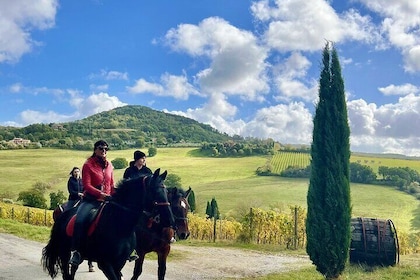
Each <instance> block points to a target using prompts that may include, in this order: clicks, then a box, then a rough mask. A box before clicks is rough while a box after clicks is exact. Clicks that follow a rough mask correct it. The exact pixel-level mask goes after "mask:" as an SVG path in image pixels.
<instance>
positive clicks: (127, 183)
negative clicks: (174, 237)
mask: <svg viewBox="0 0 420 280" xmlns="http://www.w3.org/2000/svg"><path fill="white" fill-rule="evenodd" d="M167 174H168V172H167V171H165V172H163V173H162V174H160V168H159V169H157V170H156V171H155V173H154V174H153V175H146V176H140V177H136V178H133V179H127V180H123V181H121V182H120V184H119V185H118V186H117V188H116V193H115V194H114V195H113V199H112V201H114V202H116V203H118V204H120V205H123V206H125V207H127V208H130V209H131V210H132V212H136V213H142V212H143V211H147V212H155V213H157V214H156V216H158V217H159V220H160V221H159V222H160V223H161V224H162V226H167V227H172V226H174V225H175V220H174V217H173V215H172V211H171V208H170V203H169V201H168V192H167V189H166V187H165V185H164V181H165V179H166V175H167Z"/></svg>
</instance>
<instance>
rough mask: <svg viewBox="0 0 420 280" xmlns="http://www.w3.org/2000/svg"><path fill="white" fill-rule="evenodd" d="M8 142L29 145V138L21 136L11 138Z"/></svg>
mask: <svg viewBox="0 0 420 280" xmlns="http://www.w3.org/2000/svg"><path fill="white" fill-rule="evenodd" d="M9 142H11V143H14V144H16V145H22V146H26V145H29V144H30V143H31V140H29V139H23V138H13V139H12V140H10V141H9Z"/></svg>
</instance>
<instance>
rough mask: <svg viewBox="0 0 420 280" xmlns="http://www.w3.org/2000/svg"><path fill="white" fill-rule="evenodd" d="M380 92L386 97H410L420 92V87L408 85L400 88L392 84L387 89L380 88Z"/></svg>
mask: <svg viewBox="0 0 420 280" xmlns="http://www.w3.org/2000/svg"><path fill="white" fill-rule="evenodd" d="M378 90H379V91H380V92H382V93H383V94H385V95H408V94H410V93H414V94H416V93H418V92H420V89H419V87H417V86H415V85H413V84H408V83H407V84H403V85H399V86H396V85H394V84H391V85H389V86H386V87H380V88H378Z"/></svg>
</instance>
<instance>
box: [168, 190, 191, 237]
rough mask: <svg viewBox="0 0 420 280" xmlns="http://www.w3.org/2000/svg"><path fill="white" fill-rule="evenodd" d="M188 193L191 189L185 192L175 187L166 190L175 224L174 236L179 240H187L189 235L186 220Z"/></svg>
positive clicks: (188, 207) (188, 206)
mask: <svg viewBox="0 0 420 280" xmlns="http://www.w3.org/2000/svg"><path fill="white" fill-rule="evenodd" d="M190 192H191V188H189V189H188V190H187V191H184V190H182V189H180V188H176V187H173V188H168V199H169V202H170V203H171V209H172V213H173V215H174V218H175V224H176V235H177V236H178V238H179V239H187V238H188V236H189V235H190V231H189V229H188V218H187V215H188V212H189V209H190V205H189V204H188V200H187V199H188V195H189V194H190Z"/></svg>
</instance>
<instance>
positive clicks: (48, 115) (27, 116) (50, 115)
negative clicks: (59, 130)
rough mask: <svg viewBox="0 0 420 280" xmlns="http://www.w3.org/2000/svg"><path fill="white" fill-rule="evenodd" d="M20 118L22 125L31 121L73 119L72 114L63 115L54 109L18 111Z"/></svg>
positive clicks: (48, 121)
mask: <svg viewBox="0 0 420 280" xmlns="http://www.w3.org/2000/svg"><path fill="white" fill-rule="evenodd" d="M20 119H21V121H22V123H23V124H24V125H27V124H32V123H50V122H66V121H71V120H74V119H75V116H74V115H63V114H59V113H57V112H54V111H47V112H40V111H34V110H25V111H23V112H21V113H20Z"/></svg>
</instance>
